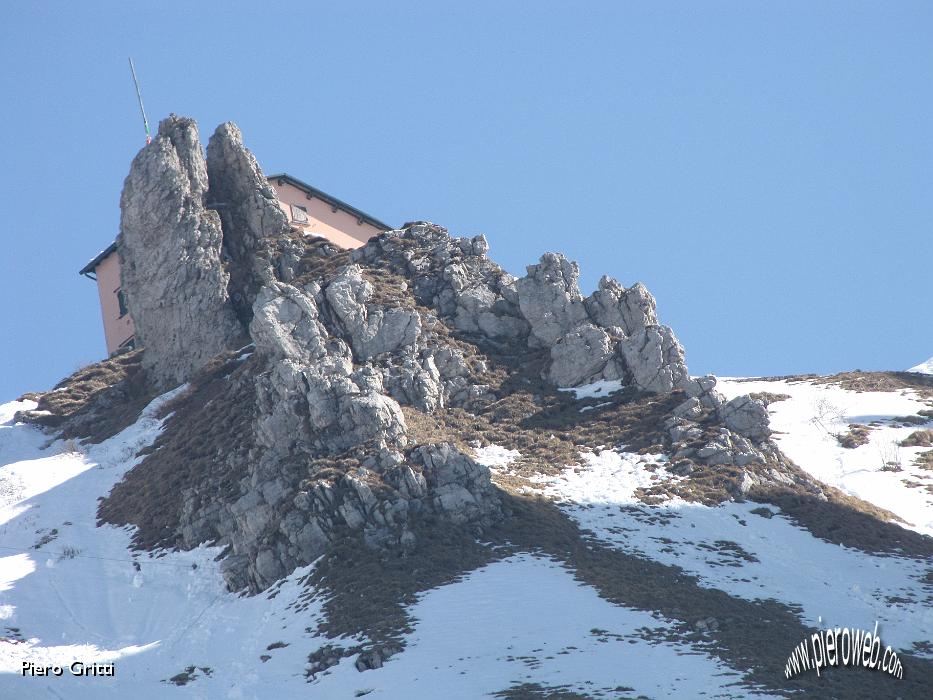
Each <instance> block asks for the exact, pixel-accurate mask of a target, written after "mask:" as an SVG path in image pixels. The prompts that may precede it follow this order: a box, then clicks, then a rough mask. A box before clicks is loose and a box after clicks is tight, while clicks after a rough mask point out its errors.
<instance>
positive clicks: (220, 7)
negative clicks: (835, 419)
mask: <svg viewBox="0 0 933 700" xmlns="http://www.w3.org/2000/svg"><path fill="white" fill-rule="evenodd" d="M263 5H265V6H264V7H263ZM931 37H933V3H930V2H906V1H899V2H889V1H887V0H880V1H878V2H869V3H865V2H851V1H846V2H811V1H809V0H808V1H806V2H780V3H764V2H744V1H742V2H739V1H736V2H704V3H692V2H691V3H688V2H679V3H664V2H661V3H658V2H639V3H631V2H605V3H603V2H587V3H578V2H566V3H555V2H536V3H531V2H503V1H502V0H499V1H497V2H476V1H473V2H469V3H456V5H455V4H454V3H436V2H423V3H412V2H404V1H399V0H396V1H393V2H340V3H336V2H327V3H312V2H291V1H290V0H280V1H279V2H277V3H274V4H264V3H258V2H255V1H251V2H233V3H228V2H225V3H220V2H217V3H203V4H201V3H191V2H160V3H146V4H143V3H135V2H125V1H124V2H89V3H65V2H54V3H52V2H22V3H13V2H4V3H2V6H0V105H2V107H0V154H2V169H0V236H2V243H3V245H2V248H0V250H2V252H0V299H2V306H0V309H2V311H0V314H2V318H3V331H2V340H0V400H8V399H10V398H14V397H15V396H17V395H18V394H19V393H21V392H24V391H28V390H42V389H45V388H48V387H50V386H51V385H52V384H53V383H54V382H56V381H57V380H58V379H59V378H61V377H62V376H64V375H66V374H68V373H70V372H71V371H73V370H74V369H76V368H77V367H78V366H80V365H82V364H84V363H87V362H89V361H92V360H95V359H98V358H100V357H102V355H103V354H104V340H103V331H102V327H101V321H100V316H99V311H98V304H97V295H96V290H95V286H94V283H93V282H91V281H89V280H87V279H85V278H82V277H79V276H78V274H77V271H78V270H79V269H80V268H81V267H82V266H83V265H84V263H86V262H87V261H88V260H89V259H90V258H91V257H93V256H94V255H95V254H96V253H97V252H98V251H99V250H100V249H102V248H103V247H105V246H106V245H107V244H108V243H110V242H111V241H112V240H113V238H114V236H115V234H116V233H117V229H118V225H119V206H118V205H119V195H120V189H121V187H122V182H123V178H124V177H125V176H126V173H127V171H128V169H129V164H130V160H131V159H132V157H133V155H134V154H135V153H136V151H137V150H138V149H139V148H140V147H141V146H142V145H143V142H144V139H143V130H142V124H141V120H140V117H139V114H138V111H137V106H136V101H135V95H134V93H133V86H132V82H131V78H130V74H129V69H128V65H127V57H128V56H130V55H132V56H133V58H134V60H135V62H136V66H137V70H138V73H139V77H140V80H141V81H142V88H143V96H144V98H145V101H146V109H147V111H148V113H149V115H150V120H151V121H152V122H153V123H155V122H157V121H158V120H159V119H160V118H162V117H164V116H166V115H167V114H168V113H170V112H175V113H178V114H183V115H189V116H192V117H195V118H196V119H197V120H198V122H199V124H200V126H201V133H202V138H203V140H204V141H205V142H206V140H207V137H208V136H209V135H210V134H211V133H212V132H213V130H214V128H215V127H216V125H217V124H219V123H220V122H223V121H227V120H233V121H235V122H237V123H238V124H239V125H240V127H241V128H242V130H243V133H244V136H245V139H246V142H247V145H248V146H249V147H250V148H251V149H252V150H253V152H254V153H255V154H256V156H257V157H258V159H259V161H260V163H261V164H262V166H263V167H264V169H265V171H266V172H267V173H268V172H276V171H287V172H289V173H291V174H293V175H295V176H297V177H299V178H301V179H302V180H305V181H307V182H309V183H311V184H313V185H315V186H317V187H319V188H320V189H323V190H325V191H326V192H330V193H331V194H333V195H335V196H337V197H340V198H341V199H344V200H345V201H348V202H350V203H351V204H354V205H355V206H357V207H359V208H360V209H363V210H364V211H367V212H369V213H370V214H372V215H373V216H375V217H377V218H379V219H382V220H384V221H387V222H389V223H391V224H396V225H400V224H401V223H402V222H405V221H409V220H414V219H427V220H431V221H435V222H437V223H439V224H442V225H444V226H446V227H448V228H449V229H450V231H451V232H452V233H454V234H456V235H475V234H477V233H485V234H486V235H487V237H488V238H489V242H490V245H491V255H492V257H493V258H495V259H496V260H498V261H499V262H500V263H501V264H502V265H503V266H504V267H505V268H506V269H507V270H509V271H510V272H512V273H513V274H517V275H518V274H523V273H524V266H525V265H527V264H530V263H533V262H535V261H536V260H537V258H538V256H539V255H540V253H542V252H544V251H548V250H557V251H563V252H565V253H566V254H567V255H568V256H570V257H572V258H574V259H576V260H578V261H579V263H580V265H581V268H582V286H583V288H584V293H588V292H589V291H591V290H592V289H593V288H594V287H595V284H596V282H597V280H598V279H599V276H600V275H601V274H604V273H607V274H611V275H613V276H615V277H616V278H618V279H619V280H620V281H621V282H623V283H624V284H626V285H629V284H632V283H634V282H635V281H639V280H640V281H642V282H644V283H645V284H646V285H647V286H648V288H649V289H650V290H651V291H652V292H653V293H654V295H655V296H656V297H657V300H658V309H659V313H660V317H661V320H662V322H664V323H667V324H669V325H670V326H672V327H673V328H674V331H675V332H676V334H677V335H678V337H679V338H680V340H681V342H682V343H683V344H684V346H685V348H686V351H687V361H688V364H689V366H690V369H691V371H692V372H694V373H705V372H715V373H717V374H721V375H736V374H756V375H757V374H768V375H770V374H788V373H797V372H820V373H826V372H832V371H837V370H843V369H853V368H862V369H903V368H905V367H908V366H911V365H914V364H916V363H918V362H920V361H922V360H924V359H926V358H927V357H929V356H930V355H931V354H933V292H931V271H933V260H931V254H933V245H931V219H933V196H931V187H933V40H931ZM153 128H154V125H153Z"/></svg>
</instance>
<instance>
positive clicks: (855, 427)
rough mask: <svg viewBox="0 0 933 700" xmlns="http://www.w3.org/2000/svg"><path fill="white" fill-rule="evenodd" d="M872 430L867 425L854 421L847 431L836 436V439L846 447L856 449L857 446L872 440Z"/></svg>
mask: <svg viewBox="0 0 933 700" xmlns="http://www.w3.org/2000/svg"><path fill="white" fill-rule="evenodd" d="M871 430H872V429H871V428H870V427H868V426H867V425H861V424H859V423H852V424H850V425H849V429H848V430H847V431H846V432H845V433H841V434H839V435H837V436H836V441H837V442H838V443H839V444H840V445H842V446H843V447H845V448H846V449H849V450H854V449H855V448H856V447H861V446H862V445H866V444H868V441H869V440H871Z"/></svg>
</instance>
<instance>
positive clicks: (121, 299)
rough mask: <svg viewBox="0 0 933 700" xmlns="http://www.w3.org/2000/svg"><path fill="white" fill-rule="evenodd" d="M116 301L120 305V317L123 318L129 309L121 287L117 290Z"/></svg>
mask: <svg viewBox="0 0 933 700" xmlns="http://www.w3.org/2000/svg"><path fill="white" fill-rule="evenodd" d="M117 303H118V304H119V305H120V318H123V317H124V316H126V315H127V314H128V313H129V312H130V310H129V309H128V308H127V306H126V292H124V291H123V290H122V289H118V290H117Z"/></svg>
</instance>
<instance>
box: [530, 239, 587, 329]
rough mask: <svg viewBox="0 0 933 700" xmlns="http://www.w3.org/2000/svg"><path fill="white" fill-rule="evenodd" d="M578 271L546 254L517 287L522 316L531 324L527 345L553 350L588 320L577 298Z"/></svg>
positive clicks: (580, 301)
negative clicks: (554, 346)
mask: <svg viewBox="0 0 933 700" xmlns="http://www.w3.org/2000/svg"><path fill="white" fill-rule="evenodd" d="M579 277H580V268H579V266H578V265H577V264H576V263H575V262H571V261H570V260H567V259H566V258H565V257H564V256H563V255H560V254H557V253H545V254H544V255H542V256H541V261H540V262H539V263H538V264H537V265H529V266H528V275H527V276H525V277H523V278H522V279H520V280H519V281H518V283H517V285H516V288H517V290H518V303H519V307H520V308H521V310H522V315H523V316H524V317H525V318H526V319H527V320H528V323H529V324H531V333H532V336H533V337H532V338H531V339H530V344H532V345H539V346H542V347H552V346H553V345H554V344H555V343H557V341H558V340H560V339H561V338H563V337H564V335H566V334H567V333H569V332H570V331H572V330H573V329H575V328H576V327H577V326H579V325H581V324H582V323H584V322H585V321H586V320H587V313H586V308H585V307H584V306H583V297H582V295H581V294H580V287H579V285H578V282H577V281H578V279H579Z"/></svg>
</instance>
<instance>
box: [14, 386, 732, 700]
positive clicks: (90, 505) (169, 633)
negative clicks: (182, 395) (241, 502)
mask: <svg viewBox="0 0 933 700" xmlns="http://www.w3.org/2000/svg"><path fill="white" fill-rule="evenodd" d="M167 398H168V395H166V396H163V397H161V398H160V399H158V400H157V401H155V402H154V403H153V404H152V405H150V407H149V408H147V409H146V411H145V412H144V413H143V416H142V417H141V418H140V420H139V421H138V422H137V423H136V424H135V425H133V426H131V427H129V428H127V429H126V430H124V431H123V432H121V433H120V434H118V435H116V436H115V437H113V438H111V439H110V440H107V441H105V442H104V443H102V444H100V445H96V446H90V447H88V448H86V452H79V451H67V449H68V446H66V445H64V444H62V443H61V442H56V443H54V444H52V445H51V446H49V447H47V448H43V445H44V443H45V441H46V438H45V437H44V436H43V435H42V434H41V433H40V432H38V431H37V430H36V429H35V428H33V427H29V426H26V425H22V424H15V425H14V424H12V422H11V417H12V415H13V413H14V412H15V411H16V410H19V409H23V408H30V407H31V406H30V405H29V404H28V403H12V404H6V405H4V406H2V407H0V410H2V413H0V420H2V421H3V424H2V425H0V464H2V465H3V466H2V467H0V494H2V495H0V498H2V501H0V542H2V545H0V546H2V550H0V551H2V553H0V631H2V632H0V637H2V639H0V696H3V697H20V698H29V697H68V698H101V697H114V698H123V697H127V693H129V692H131V693H132V695H133V696H134V697H137V698H155V697H164V696H165V695H166V694H169V693H170V692H171V693H174V694H176V695H178V696H181V697H229V698H266V697H280V698H292V697H304V696H305V695H307V694H308V693H309V692H313V693H315V694H316V696H317V697H328V698H344V697H346V698H349V697H357V696H360V695H363V694H366V695H370V694H371V695H372V696H373V697H386V698H402V697H404V698H435V697H437V690H438V688H440V687H445V688H446V690H445V693H444V694H445V696H446V697H451V698H476V697H482V696H484V695H486V694H489V693H495V692H498V691H502V690H504V689H508V688H509V687H512V686H516V685H521V684H532V683H538V684H541V685H542V686H545V687H552V686H553V687H558V686H569V687H574V688H580V689H591V690H593V689H596V690H599V689H602V690H609V689H612V688H617V687H620V686H625V687H630V688H633V689H634V691H636V692H637V693H643V694H647V695H658V696H684V697H686V696H691V697H696V696H698V695H703V694H710V695H715V696H717V697H746V691H745V690H742V689H737V688H734V687H732V686H733V684H734V683H735V681H736V679H737V678H738V676H739V675H740V674H739V673H738V672H737V671H736V670H734V669H730V668H729V667H728V666H726V665H724V664H723V663H722V662H721V661H720V660H718V659H716V658H715V657H711V656H709V655H705V654H701V653H698V652H697V651H696V650H694V649H692V648H691V647H690V646H688V645H686V644H682V643H676V642H660V643H659V642H657V641H653V640H650V639H648V638H646V636H645V634H644V632H645V629H651V630H656V631H659V632H660V631H664V630H666V629H669V628H670V627H671V622H669V621H666V620H664V619H661V618H659V617H658V616H656V615H652V614H649V613H647V612H644V611H641V610H634V609H629V608H623V607H618V606H614V605H612V604H611V603H609V602H607V601H606V600H604V599H602V598H600V597H599V595H598V594H597V593H596V591H595V590H593V589H592V588H589V587H587V586H582V585H580V583H579V582H577V581H576V580H575V579H574V576H573V574H572V572H570V571H568V570H567V569H565V568H564V567H562V566H561V565H559V564H558V563H555V562H553V561H551V560H549V559H547V558H538V557H535V556H532V555H529V554H520V555H515V556H512V557H509V558H506V559H504V560H502V561H498V562H496V563H493V564H490V565H488V566H486V567H484V568H482V569H479V570H477V571H474V572H473V573H471V574H470V575H468V576H467V577H465V578H464V579H463V580H461V581H459V582H457V583H455V584H452V585H449V586H444V587H442V588H440V589H436V590H433V591H430V592H429V593H427V594H426V595H424V596H422V597H421V599H420V600H419V602H418V603H417V604H416V605H415V606H414V607H413V608H412V610H411V613H412V615H413V617H414V619H415V620H417V624H416V628H415V630H414V632H413V633H411V634H410V635H408V636H407V638H406V643H407V649H406V651H405V652H404V653H402V654H400V655H398V656H397V657H396V658H393V659H392V660H391V661H390V662H389V663H387V664H386V665H385V666H384V667H383V668H381V669H377V670H372V671H369V672H367V673H365V674H361V673H360V672H358V671H357V669H356V668H355V667H354V665H353V662H352V659H345V660H344V661H343V662H342V663H341V664H340V665H338V666H336V667H334V668H332V669H330V671H329V672H328V673H327V674H322V675H321V676H320V677H318V678H317V679H315V680H314V681H313V684H314V685H315V686H320V687H319V688H314V689H313V690H311V689H309V686H308V679H307V678H306V677H305V669H306V667H307V656H308V654H309V653H310V652H312V651H314V650H315V649H318V648H319V647H321V646H322V645H324V644H334V643H336V644H337V645H338V646H339V645H340V644H346V645H350V644H352V643H353V642H354V641H355V640H352V639H346V640H343V641H340V640H338V641H336V642H335V641H334V640H327V639H319V638H316V637H315V635H314V634H312V633H309V632H308V631H307V629H308V628H309V626H313V625H312V623H313V622H314V620H315V618H316V617H320V615H321V612H320V609H319V606H318V605H316V604H313V605H312V606H311V608H309V609H306V610H304V611H303V612H302V613H301V614H296V613H295V612H294V610H292V609H291V608H292V606H294V604H295V603H296V601H297V600H298V599H299V597H300V594H301V593H302V592H303V587H302V585H301V583H300V581H301V580H302V578H303V576H304V575H305V574H307V573H308V570H307V569H303V570H298V571H296V572H294V573H293V574H292V575H291V576H289V577H288V578H287V579H286V580H285V581H284V582H282V583H281V584H280V585H279V586H278V587H277V589H276V594H275V595H274V596H272V595H265V594H264V595H259V596H255V597H252V598H250V597H239V596H237V595H235V594H233V593H230V592H228V591H226V590H225V588H224V585H223V580H222V577H221V576H220V573H219V570H218V567H219V565H218V564H217V562H216V561H215V557H216V555H217V554H218V553H219V549H216V548H214V549H212V548H209V547H201V548H198V549H196V550H193V551H190V552H160V553H159V554H157V555H155V556H152V555H146V554H142V553H139V552H133V551H131V550H130V548H129V545H130V535H131V533H130V532H129V530H128V529H118V528H114V527H112V526H103V527H99V528H98V527H96V522H95V520H96V517H95V516H96V502H97V498H98V497H99V496H101V495H104V494H106V493H107V492H108V491H109V489H110V488H111V487H112V486H113V484H114V483H116V481H118V480H119V478H120V477H121V475H122V474H123V473H124V472H125V471H126V470H127V469H128V468H130V467H131V466H132V465H133V464H134V462H135V460H136V458H135V454H136V452H137V451H138V450H139V449H140V448H142V447H143V446H145V445H147V444H150V443H151V442H152V440H153V439H154V438H155V436H156V435H157V433H158V431H159V429H160V421H158V420H156V419H155V418H154V417H153V416H154V413H155V411H156V409H157V408H158V406H159V405H161V404H162V403H164V401H165V400H167ZM501 452H502V451H499V452H498V453H497V451H496V450H492V451H490V455H491V456H493V457H494V456H495V455H496V454H498V455H499V457H500V459H501ZM492 461H495V459H494V458H493V460H492ZM607 639H609V640H611V641H608V642H607ZM270 646H271V647H272V649H270V648H269V647H270ZM620 652H624V653H620ZM76 659H77V660H81V661H83V662H84V663H86V664H92V663H95V662H96V663H105V662H112V663H114V664H115V669H116V675H115V676H114V677H112V678H104V677H97V678H76V677H73V676H71V674H70V673H69V672H68V670H67V669H66V670H65V671H64V675H62V676H61V677H45V678H40V677H26V678H24V677H22V675H21V669H22V662H23V661H30V662H33V663H36V664H38V665H42V666H45V665H49V666H52V665H60V666H63V667H64V666H67V665H68V664H70V663H71V662H73V661H74V660H76ZM192 666H193V667H194V669H192V670H190V676H191V678H192V680H190V681H189V682H187V683H186V684H185V685H184V686H176V685H175V684H173V683H170V682H169V681H170V679H172V678H173V677H176V678H177V677H178V675H179V674H184V673H186V669H190V667H192ZM661 667H666V668H672V669H676V673H672V674H671V673H663V674H660V673H657V672H656V671H655V670H653V669H656V668H661Z"/></svg>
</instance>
